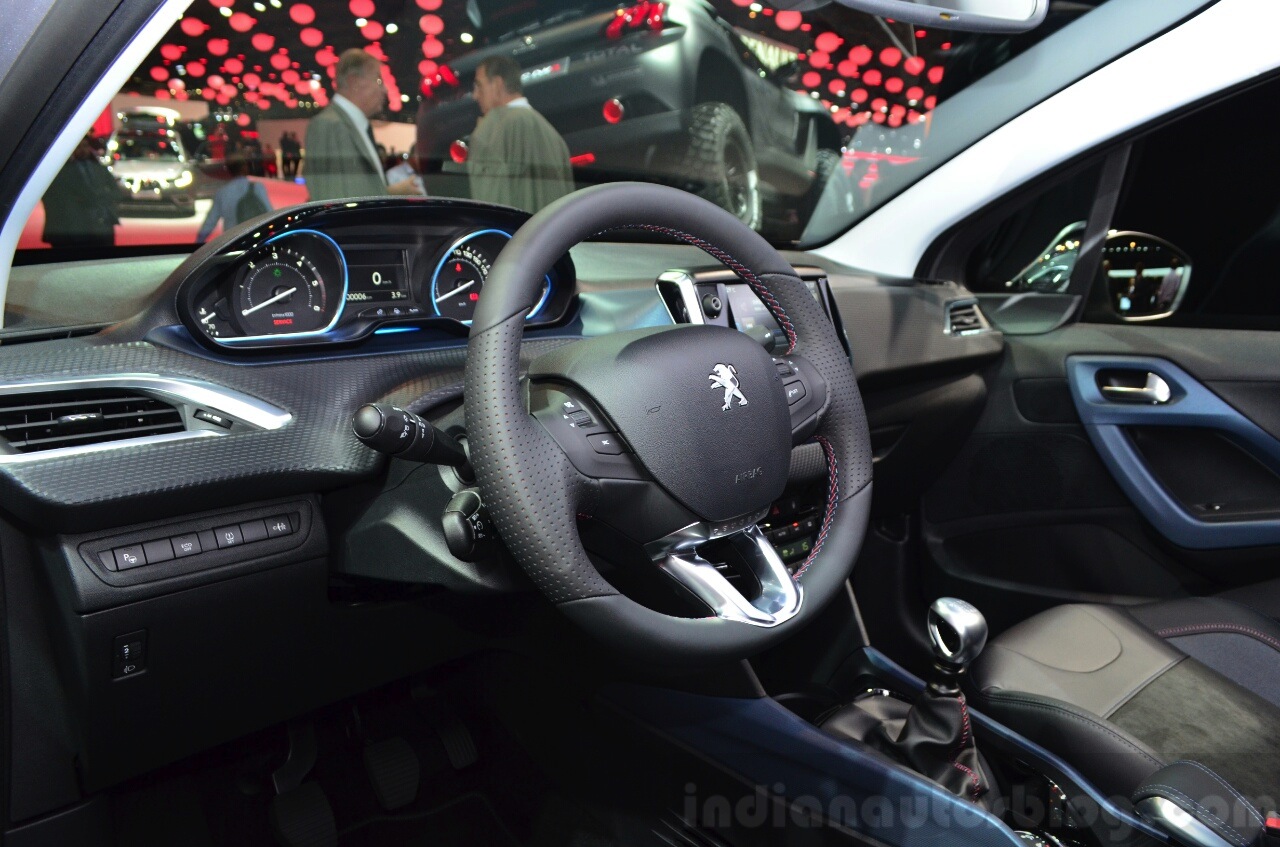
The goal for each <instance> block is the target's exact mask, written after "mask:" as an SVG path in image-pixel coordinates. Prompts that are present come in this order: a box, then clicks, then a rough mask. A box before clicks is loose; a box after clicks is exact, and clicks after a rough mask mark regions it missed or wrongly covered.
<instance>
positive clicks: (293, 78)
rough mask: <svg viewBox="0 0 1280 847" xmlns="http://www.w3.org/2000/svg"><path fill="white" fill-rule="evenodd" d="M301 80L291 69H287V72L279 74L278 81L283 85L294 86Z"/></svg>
mask: <svg viewBox="0 0 1280 847" xmlns="http://www.w3.org/2000/svg"><path fill="white" fill-rule="evenodd" d="M301 78H302V77H301V75H300V74H299V73H298V72H297V71H295V70H294V69H293V68H289V70H287V71H285V72H284V73H282V74H280V81H281V82H283V83H284V84H285V85H294V84H295V83H297V81H298V80H299V79H301Z"/></svg>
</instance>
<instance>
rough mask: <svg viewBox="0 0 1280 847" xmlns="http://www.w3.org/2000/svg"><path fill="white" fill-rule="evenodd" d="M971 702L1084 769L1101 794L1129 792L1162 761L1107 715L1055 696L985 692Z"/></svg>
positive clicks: (1125, 793) (1160, 765)
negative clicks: (1090, 711)
mask: <svg viewBox="0 0 1280 847" xmlns="http://www.w3.org/2000/svg"><path fill="white" fill-rule="evenodd" d="M976 699H977V702H976V704H975V705H979V706H980V708H981V710H982V711H983V712H985V713H986V714H987V715H988V716H989V717H992V718H995V719H996V720H998V721H1000V722H1001V723H1003V724H1004V725H1005V726H1007V727H1009V728H1010V729H1012V730H1014V731H1015V732H1018V733H1021V734H1022V735H1025V736H1026V737H1027V738H1030V739H1033V740H1035V741H1036V742H1037V743H1038V744H1040V745H1041V746H1043V747H1044V748H1045V749H1047V750H1049V752H1051V753H1054V754H1055V755H1057V756H1059V757H1060V758H1062V759H1064V760H1065V761H1067V762H1070V763H1072V764H1073V765H1076V766H1077V767H1081V766H1083V767H1084V768H1085V770H1084V773H1085V776H1087V777H1088V778H1089V779H1090V780H1091V781H1093V783H1094V784H1095V785H1096V786H1097V787H1098V788H1099V789H1100V790H1101V791H1103V792H1105V793H1107V794H1109V795H1120V796H1126V797H1127V796H1129V795H1130V794H1132V793H1133V791H1134V789H1136V788H1137V787H1138V786H1139V785H1141V784H1142V781H1143V780H1145V779H1146V778H1147V777H1148V776H1150V775H1151V774H1152V773H1154V772H1155V771H1157V770H1159V769H1160V768H1161V767H1162V766H1163V765H1164V762H1163V761H1162V760H1161V759H1160V757H1159V756H1158V755H1156V753H1155V751H1154V750H1152V749H1151V748H1150V747H1148V746H1147V745H1145V744H1143V743H1142V742H1141V741H1139V740H1138V739H1136V738H1134V737H1133V736H1132V735H1129V734H1128V733H1127V732H1125V731H1124V730H1122V729H1120V728H1119V727H1116V726H1113V725H1112V724H1110V723H1108V722H1107V721H1106V720H1105V719H1103V718H1100V717H1098V716H1097V715H1094V714H1090V713H1089V712H1085V711H1083V710H1081V709H1078V708H1076V707H1075V706H1072V705H1071V704H1070V703H1065V702H1063V701H1061V700H1055V699H1053V698H1052V697H1042V696H1039V695H1035V694H1027V693H1024V692H1018V691H998V690H988V691H984V692H982V693H981V695H980V696H979V697H977V698H976Z"/></svg>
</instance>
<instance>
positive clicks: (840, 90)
mask: <svg viewBox="0 0 1280 847" xmlns="http://www.w3.org/2000/svg"><path fill="white" fill-rule="evenodd" d="M827 90H828V91H830V92H831V93H832V94H834V95H836V96H837V97H840V96H843V95H844V91H845V81H844V80H843V79H840V78H838V77H837V78H836V79H833V80H831V82H828V83H827Z"/></svg>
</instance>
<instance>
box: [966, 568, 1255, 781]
mask: <svg viewBox="0 0 1280 847" xmlns="http://www.w3.org/2000/svg"><path fill="white" fill-rule="evenodd" d="M1274 587H1280V583H1277V585H1276V586H1274ZM1270 594H1271V592H1265V591H1258V590H1256V589H1255V590H1253V593H1252V594H1237V595H1233V599H1223V598H1191V599H1182V600H1170V601H1162V602H1158V603H1151V604H1146V605H1140V606H1126V607H1119V606H1095V605H1067V606H1059V607H1057V608H1054V609H1050V610H1049V611H1047V612H1043V613H1041V614H1039V615H1036V616H1035V617H1033V618H1031V619H1029V620H1026V621H1024V622H1022V623H1021V624H1018V625H1017V626H1015V627H1013V628H1012V629H1010V630H1008V631H1007V632H1005V633H1003V634H1001V635H1000V636H999V637H997V638H995V639H993V640H992V641H991V642H990V643H989V644H988V645H987V649H986V651H985V652H984V653H983V654H982V656H981V657H979V659H978V660H977V661H976V662H975V663H974V665H973V666H972V668H971V669H970V674H971V679H970V684H971V686H972V689H973V690H972V692H971V699H972V700H973V701H974V703H975V705H977V706H978V707H979V708H980V709H982V710H983V711H985V712H986V713H987V714H988V715H990V716H991V717H994V718H996V719H997V720H1000V721H1001V722H1003V723H1005V724H1006V725H1007V726H1009V727H1010V728H1012V729H1014V730H1016V731H1018V732H1020V733H1022V734H1023V735H1025V736H1027V737H1028V738H1030V739H1032V740H1033V741H1035V742H1037V743H1039V744H1041V745H1042V746H1044V747H1045V748H1047V749H1049V750H1050V751H1052V752H1054V753H1056V754H1057V755H1059V756H1060V757H1062V758H1063V759H1064V760H1066V761H1067V762H1069V763H1071V764H1072V765H1073V766H1075V767H1076V768H1077V769H1079V770H1080V771H1081V772H1082V773H1083V774H1084V775H1085V776H1087V777H1088V778H1089V779H1091V780H1092V781H1093V782H1094V783H1095V784H1096V785H1097V786H1098V787H1099V788H1100V789H1102V790H1103V791H1104V792H1107V793H1109V794H1113V795H1123V796H1126V797H1127V796H1130V795H1131V794H1132V793H1133V791H1134V790H1135V789H1136V788H1137V787H1138V786H1139V784H1140V783H1142V781H1143V780H1144V779H1145V778H1146V777H1148V776H1150V775H1151V774H1153V773H1154V772H1155V771H1157V770H1159V769H1160V768H1161V767H1162V766H1164V765H1166V764H1168V763H1171V762H1174V761H1176V760H1193V761H1196V762H1200V763H1202V764H1204V765H1206V766H1208V767H1209V768H1211V769H1213V770H1214V771H1216V772H1217V773H1219V774H1220V775H1221V776H1223V777H1224V778H1225V779H1226V780H1227V781H1228V782H1230V783H1232V784H1233V785H1234V786H1235V787H1236V788H1238V789H1239V790H1240V791H1242V792H1243V793H1244V794H1245V795H1246V796H1247V797H1250V798H1251V799H1252V798H1262V797H1269V798H1280V625H1277V623H1276V621H1275V620H1273V619H1271V618H1269V617H1267V616H1265V615H1263V614H1261V613H1260V612H1259V611H1257V610H1256V609H1251V608H1248V607H1246V606H1245V605H1243V604H1241V603H1239V602H1235V600H1238V599H1241V598H1246V599H1247V598H1250V597H1263V596H1270Z"/></svg>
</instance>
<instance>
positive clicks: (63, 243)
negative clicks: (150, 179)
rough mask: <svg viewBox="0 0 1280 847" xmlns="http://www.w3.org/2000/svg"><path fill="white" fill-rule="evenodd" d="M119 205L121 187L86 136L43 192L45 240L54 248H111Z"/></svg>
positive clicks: (114, 236)
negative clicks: (99, 159) (99, 158)
mask: <svg viewBox="0 0 1280 847" xmlns="http://www.w3.org/2000/svg"><path fill="white" fill-rule="evenodd" d="M119 205H120V186H119V185H117V184H116V181H115V179H114V178H113V177H112V176H111V172H110V171H108V170H107V167H106V165H104V164H102V162H100V161H98V157H97V155H96V151H95V150H94V145H93V139H92V138H91V137H89V136H85V137H84V138H83V139H81V140H80V143H79V144H77V145H76V149H75V151H74V152H72V154H71V160H70V161H69V162H67V164H66V166H65V167H63V169H62V170H61V171H59V172H58V175H57V176H55V177H54V178H53V183H52V184H50V186H49V190H48V191H47V192H45V195H44V240H45V241H47V242H49V246H50V247H53V248H54V249H58V248H67V247H111V246H113V245H114V244H115V243H116V224H118V223H119V222H120V217H119V215H118V214H117V213H116V210H117V209H118V208H119Z"/></svg>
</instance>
